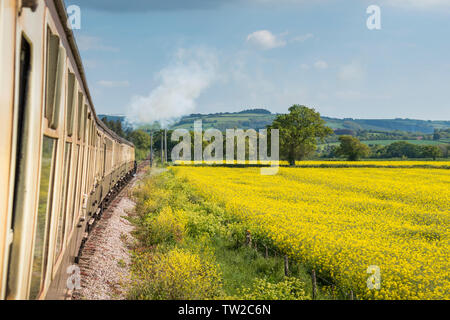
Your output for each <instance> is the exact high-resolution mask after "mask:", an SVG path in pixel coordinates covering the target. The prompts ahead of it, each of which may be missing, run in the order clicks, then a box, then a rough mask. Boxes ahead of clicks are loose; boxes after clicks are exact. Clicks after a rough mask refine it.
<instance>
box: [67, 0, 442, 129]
mask: <svg viewBox="0 0 450 320" xmlns="http://www.w3.org/2000/svg"><path fill="white" fill-rule="evenodd" d="M66 4H67V5H70V4H76V5H79V6H80V8H81V14H82V15H81V23H82V24H81V30H76V31H75V34H76V38H77V42H78V46H79V48H80V51H81V55H82V58H83V61H84V66H85V69H86V73H87V77H88V82H89V87H90V90H91V93H92V96H93V99H94V103H95V104H96V109H97V111H98V113H108V114H126V115H128V116H129V117H130V118H131V119H132V120H134V121H140V122H149V121H153V120H161V121H167V120H169V119H170V118H172V117H180V116H182V115H184V114H190V113H214V112H227V111H228V112H233V111H240V110H242V109H245V108H267V109H269V110H271V111H273V112H280V113H282V112H286V111H287V109H288V108H289V107H290V106H291V105H292V104H304V105H307V106H310V107H313V108H315V109H316V110H318V111H319V112H320V113H321V114H322V115H325V116H332V117H339V118H344V117H345V118H350V117H352V118H417V119H426V120H439V119H441V120H450V99H449V98H450V54H449V52H450V1H448V0H379V1H370V0H368V1H366V0H309V1H306V0H228V1H223V0H190V1H187V0H161V1H159V0H128V1H119V0H117V1H116V0H108V1H106V0H66ZM372 4H375V5H378V6H379V7H380V8H381V30H369V29H368V28H367V26H366V20H367V18H368V17H369V14H367V13H366V8H367V7H368V6H369V5H372Z"/></svg>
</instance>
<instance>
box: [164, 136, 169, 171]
mask: <svg viewBox="0 0 450 320" xmlns="http://www.w3.org/2000/svg"><path fill="white" fill-rule="evenodd" d="M164 142H165V145H166V152H165V153H164V156H165V158H164V160H165V162H166V163H167V160H168V157H167V149H168V147H167V129H165V130H164Z"/></svg>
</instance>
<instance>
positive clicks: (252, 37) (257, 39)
mask: <svg viewBox="0 0 450 320" xmlns="http://www.w3.org/2000/svg"><path fill="white" fill-rule="evenodd" d="M247 42H248V43H250V44H252V45H254V46H256V47H258V48H260V49H263V50H269V49H273V48H278V47H284V46H285V45H286V41H285V40H283V39H280V37H278V36H276V35H274V34H273V33H272V32H270V31H268V30H259V31H255V32H253V33H251V34H249V35H248V37H247Z"/></svg>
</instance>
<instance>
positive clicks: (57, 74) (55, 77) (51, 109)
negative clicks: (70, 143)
mask: <svg viewBox="0 0 450 320" xmlns="http://www.w3.org/2000/svg"><path fill="white" fill-rule="evenodd" d="M63 50H64V49H63V48H61V47H60V46H59V37H58V36H57V35H54V34H52V32H51V30H50V29H49V28H48V29H47V78H46V103H45V117H46V118H47V120H48V123H49V127H50V128H52V129H57V128H58V120H59V111H60V101H61V88H62V76H63V73H64V52H63Z"/></svg>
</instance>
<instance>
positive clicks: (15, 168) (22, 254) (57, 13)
mask: <svg viewBox="0 0 450 320" xmlns="http://www.w3.org/2000/svg"><path fill="white" fill-rule="evenodd" d="M0 70H1V72H0V106H1V107H0V119H1V125H0V150H1V153H0V177H1V179H2V181H1V183H0V299H61V298H64V297H65V296H66V295H68V294H70V291H71V289H70V286H68V285H67V280H68V277H69V276H71V271H70V270H72V269H71V267H72V266H74V265H76V263H77V261H78V259H79V258H80V256H81V255H82V249H83V245H84V243H85V242H86V240H87V239H88V236H89V232H90V231H91V230H92V227H93V225H94V224H95V221H96V220H97V219H99V218H100V217H101V215H102V212H103V210H104V209H105V207H106V206H107V205H108V204H109V202H110V201H111V200H112V198H113V197H114V195H115V194H116V193H117V192H118V191H119V190H120V189H121V188H122V187H123V186H124V185H125V184H126V182H127V181H128V180H129V179H130V178H131V177H132V176H133V173H134V172H135V170H136V167H135V161H134V146H133V144H131V143H130V142H128V141H126V140H124V139H122V138H120V137H119V136H117V135H116V134H115V133H113V132H112V131H111V130H109V129H108V128H107V127H106V126H105V125H104V124H103V123H102V122H101V121H100V120H99V119H98V118H97V115H96V113H95V109H94V105H93V103H92V99H91V96H90V93H89V89H88V87H87V81H86V78H85V73H84V70H83V65H82V62H81V58H80V54H79V51H78V49H77V45H76V43H75V40H74V36H73V33H72V31H71V30H70V28H68V27H67V14H66V11H65V7H64V3H63V1H62V0H1V1H0Z"/></svg>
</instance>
